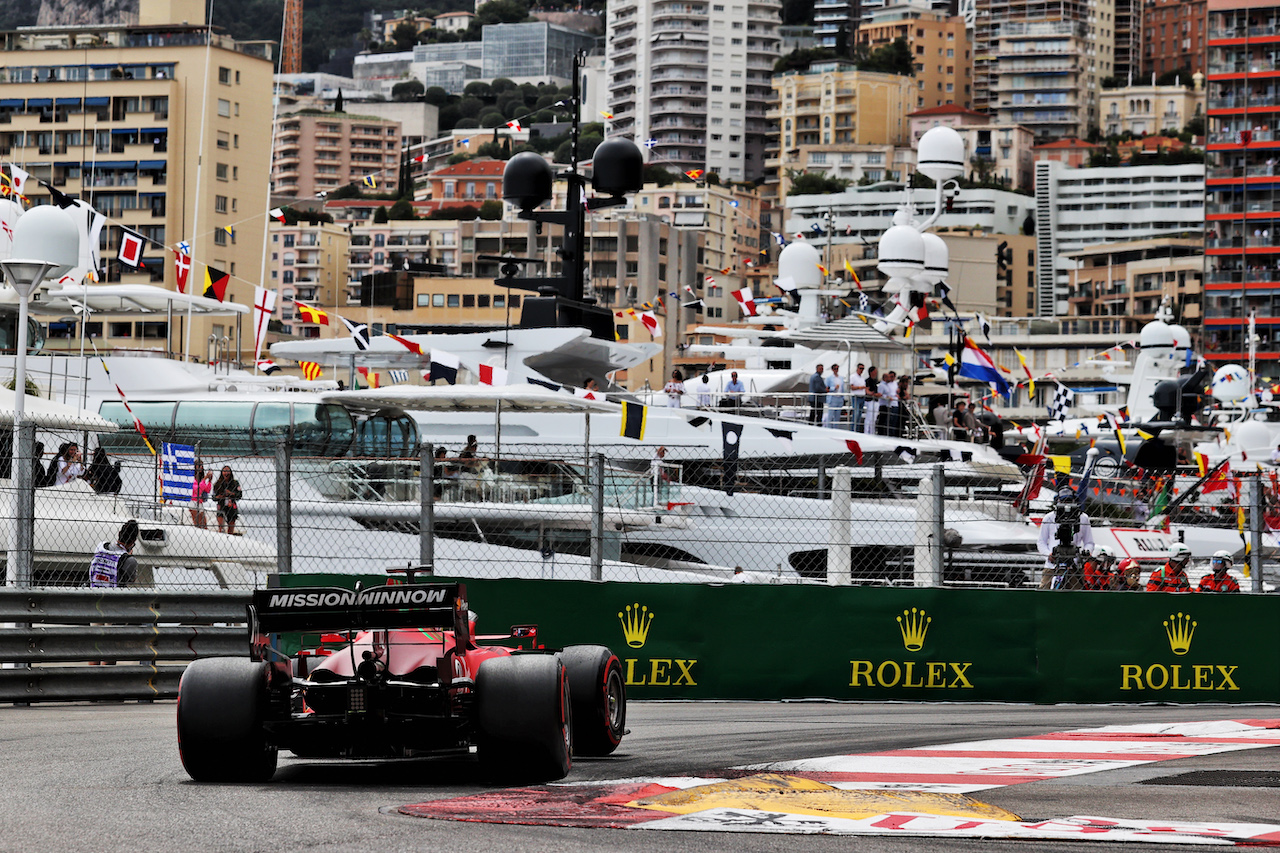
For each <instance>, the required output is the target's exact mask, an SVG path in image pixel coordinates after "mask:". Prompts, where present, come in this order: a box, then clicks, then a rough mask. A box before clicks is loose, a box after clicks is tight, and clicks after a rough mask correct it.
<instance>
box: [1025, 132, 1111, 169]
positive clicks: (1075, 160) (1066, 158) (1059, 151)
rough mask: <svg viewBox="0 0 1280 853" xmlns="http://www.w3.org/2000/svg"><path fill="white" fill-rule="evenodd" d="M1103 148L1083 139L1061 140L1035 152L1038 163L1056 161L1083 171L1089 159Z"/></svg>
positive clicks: (1046, 144)
mask: <svg viewBox="0 0 1280 853" xmlns="http://www.w3.org/2000/svg"><path fill="white" fill-rule="evenodd" d="M1102 147H1103V146H1101V145H1094V144H1093V143H1092V142H1085V141H1084V140H1083V139H1059V140H1056V141H1054V142H1046V143H1045V144H1044V145H1037V146H1036V147H1035V148H1034V149H1033V150H1034V151H1035V155H1036V162H1037V163H1039V162H1040V161H1041V160H1056V161H1058V162H1059V163H1066V164H1067V165H1068V166H1070V167H1071V168H1073V169H1082V168H1084V167H1086V166H1088V165H1089V158H1090V157H1092V156H1093V152H1095V151H1100V150H1102Z"/></svg>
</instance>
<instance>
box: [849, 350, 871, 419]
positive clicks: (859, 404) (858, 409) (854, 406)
mask: <svg viewBox="0 0 1280 853" xmlns="http://www.w3.org/2000/svg"><path fill="white" fill-rule="evenodd" d="M866 369H867V366H866V365H865V364H861V363H859V364H858V366H857V367H855V368H854V370H853V375H852V376H850V377H849V429H851V430H853V431H854V432H857V431H858V430H860V429H862V409H863V407H864V406H865V405H866V402H867V379H866V377H865V376H863V375H862V372H863V371H864V370H866Z"/></svg>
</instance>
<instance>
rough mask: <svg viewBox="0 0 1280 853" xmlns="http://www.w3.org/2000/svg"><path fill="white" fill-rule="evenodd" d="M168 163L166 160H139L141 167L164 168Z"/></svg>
mask: <svg viewBox="0 0 1280 853" xmlns="http://www.w3.org/2000/svg"><path fill="white" fill-rule="evenodd" d="M167 165H169V164H168V163H167V162H165V161H164V160H139V161H138V168H139V169H163V168H164V167H165V166H167Z"/></svg>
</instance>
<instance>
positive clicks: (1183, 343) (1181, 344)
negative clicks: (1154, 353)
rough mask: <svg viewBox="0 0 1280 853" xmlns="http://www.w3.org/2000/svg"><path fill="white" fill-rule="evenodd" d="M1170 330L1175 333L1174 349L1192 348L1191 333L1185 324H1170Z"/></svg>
mask: <svg viewBox="0 0 1280 853" xmlns="http://www.w3.org/2000/svg"><path fill="white" fill-rule="evenodd" d="M1169 331H1170V332H1172V333H1173V348H1174V349H1191V333H1190V332H1188V331H1187V329H1186V327H1185V326H1179V325H1178V324H1177V323H1174V324H1172V325H1170V326H1169Z"/></svg>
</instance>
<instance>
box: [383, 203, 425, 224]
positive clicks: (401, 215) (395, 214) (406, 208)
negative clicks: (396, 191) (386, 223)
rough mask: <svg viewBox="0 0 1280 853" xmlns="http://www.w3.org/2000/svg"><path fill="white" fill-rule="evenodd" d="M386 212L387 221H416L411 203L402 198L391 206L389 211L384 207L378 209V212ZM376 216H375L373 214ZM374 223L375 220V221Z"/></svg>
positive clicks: (416, 215) (416, 216)
mask: <svg viewBox="0 0 1280 853" xmlns="http://www.w3.org/2000/svg"><path fill="white" fill-rule="evenodd" d="M382 211H386V218H387V219H417V218H418V214H417V213H415V212H414V209H413V203H412V202H411V201H409V200H408V199H407V198H402V199H400V200H399V201H397V202H396V203H395V204H393V205H391V209H390V210H387V208H385V207H380V208H378V212H379V213H381V212H382ZM375 215H376V214H375ZM375 221H376V220H375Z"/></svg>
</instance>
